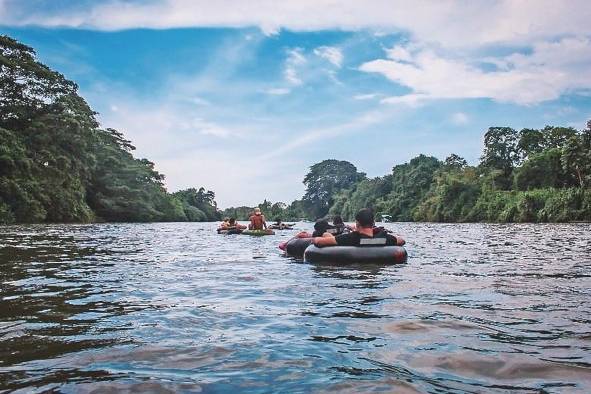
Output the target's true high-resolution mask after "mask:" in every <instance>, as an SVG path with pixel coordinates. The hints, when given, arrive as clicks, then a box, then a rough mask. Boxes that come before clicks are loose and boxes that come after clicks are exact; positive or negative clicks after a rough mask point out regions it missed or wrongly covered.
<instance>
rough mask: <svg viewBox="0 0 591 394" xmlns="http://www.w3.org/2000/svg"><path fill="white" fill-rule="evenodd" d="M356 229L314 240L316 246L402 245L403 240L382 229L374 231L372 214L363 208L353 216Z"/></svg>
mask: <svg viewBox="0 0 591 394" xmlns="http://www.w3.org/2000/svg"><path fill="white" fill-rule="evenodd" d="M355 222H356V228H355V231H352V232H350V233H348V234H341V235H337V236H336V237H328V238H327V237H322V238H315V239H314V244H315V245H317V246H337V245H338V246H394V245H404V239H402V238H400V237H395V236H393V235H390V234H388V233H387V232H386V231H385V230H384V229H377V230H376V231H374V224H375V221H374V216H373V212H372V211H371V210H370V209H368V208H364V209H362V210H360V211H359V212H358V213H357V215H355Z"/></svg>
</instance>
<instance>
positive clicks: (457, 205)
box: [413, 161, 481, 222]
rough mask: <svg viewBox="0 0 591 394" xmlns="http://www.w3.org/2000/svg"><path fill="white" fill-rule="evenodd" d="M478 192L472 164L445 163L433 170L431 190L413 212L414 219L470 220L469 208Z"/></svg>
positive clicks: (430, 220)
mask: <svg viewBox="0 0 591 394" xmlns="http://www.w3.org/2000/svg"><path fill="white" fill-rule="evenodd" d="M446 162H447V161H446ZM480 193H481V186H480V183H479V178H478V174H477V171H476V169H475V168H474V167H467V166H466V167H458V166H451V167H450V166H449V165H446V166H444V167H443V168H441V169H440V170H438V171H437V172H436V174H435V177H434V181H433V183H432V185H431V189H430V190H429V192H428V193H427V194H426V196H425V197H424V198H423V199H422V201H421V202H420V204H419V205H418V206H417V207H416V209H414V211H413V212H414V213H413V219H414V220H418V221H429V222H457V221H460V222H464V221H470V219H471V210H472V208H473V207H474V204H475V203H476V201H477V200H478V197H479V196H480Z"/></svg>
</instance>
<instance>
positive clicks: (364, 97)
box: [353, 93, 379, 100]
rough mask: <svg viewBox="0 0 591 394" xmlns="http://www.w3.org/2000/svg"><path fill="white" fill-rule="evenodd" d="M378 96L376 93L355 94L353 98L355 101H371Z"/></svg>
mask: <svg viewBox="0 0 591 394" xmlns="http://www.w3.org/2000/svg"><path fill="white" fill-rule="evenodd" d="M378 96H379V94H377V93H367V94H356V95H355V96H353V98H354V99H355V100H371V99H374V98H376V97H378Z"/></svg>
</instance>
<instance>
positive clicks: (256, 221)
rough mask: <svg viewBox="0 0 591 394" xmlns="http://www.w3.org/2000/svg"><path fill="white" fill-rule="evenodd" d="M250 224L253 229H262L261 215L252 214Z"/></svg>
mask: <svg viewBox="0 0 591 394" xmlns="http://www.w3.org/2000/svg"><path fill="white" fill-rule="evenodd" d="M250 224H251V226H252V229H253V230H262V229H263V215H252V216H251V217H250Z"/></svg>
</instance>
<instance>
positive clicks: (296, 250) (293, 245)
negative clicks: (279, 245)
mask: <svg viewBox="0 0 591 394" xmlns="http://www.w3.org/2000/svg"><path fill="white" fill-rule="evenodd" d="M312 241H314V238H292V239H290V240H289V241H287V243H286V244H285V246H284V248H283V250H284V251H285V253H286V254H288V255H290V256H293V257H299V258H302V257H304V252H305V251H306V248H307V247H308V246H310V245H312Z"/></svg>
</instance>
